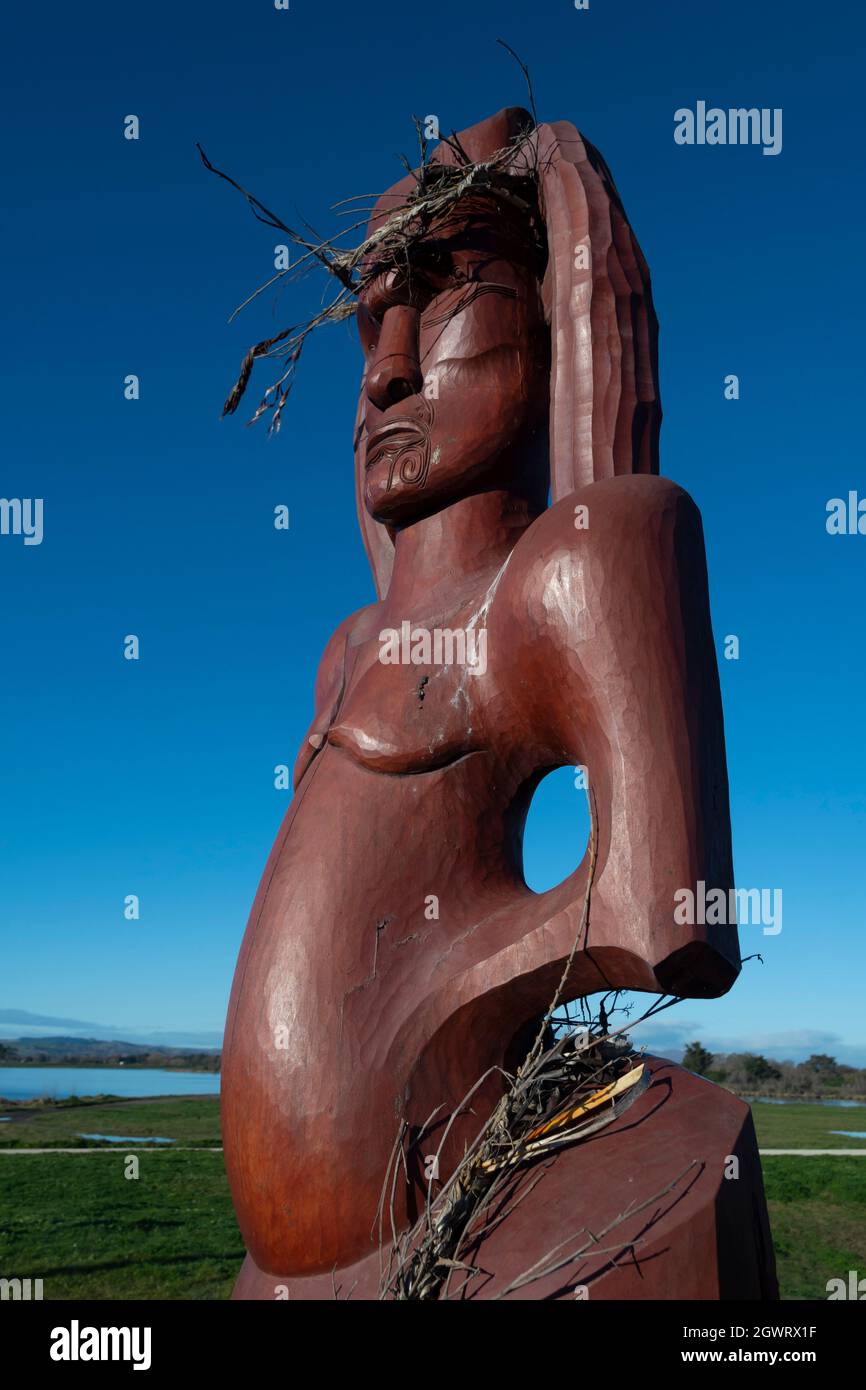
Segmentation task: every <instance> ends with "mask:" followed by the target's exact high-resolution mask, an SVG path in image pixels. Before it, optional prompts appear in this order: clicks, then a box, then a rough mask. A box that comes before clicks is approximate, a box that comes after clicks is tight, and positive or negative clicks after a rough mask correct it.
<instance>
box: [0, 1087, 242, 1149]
mask: <svg viewBox="0 0 866 1390" xmlns="http://www.w3.org/2000/svg"><path fill="white" fill-rule="evenodd" d="M7 1113H8V1114H12V1115H14V1118H13V1119H12V1120H11V1121H10V1122H9V1123H8V1124H2V1125H0V1149H10V1148H14V1149H48V1148H51V1149H54V1148H57V1149H92V1148H94V1147H97V1148H108V1149H117V1148H119V1147H122V1146H121V1145H117V1144H108V1143H106V1144H94V1141H92V1140H88V1139H82V1138H81V1137H80V1135H81V1133H82V1132H83V1133H85V1134H123V1135H133V1136H135V1138H137V1139H146V1138H153V1137H154V1136H157V1135H158V1136H160V1137H161V1138H165V1139H174V1140H175V1142H176V1143H177V1144H178V1145H183V1146H185V1147H186V1146H193V1147H195V1148H211V1147H213V1146H214V1145H220V1144H222V1138H221V1135H220V1112H219V1099H218V1097H216V1096H177V1097H175V1098H174V1099H171V1098H168V1099H165V1100H162V1099H160V1100H152V1101H140V1100H130V1101H118V1100H114V1101H106V1102H104V1103H102V1104H98V1105H97V1104H87V1105H76V1106H51V1105H46V1106H40V1107H38V1108H37V1107H34V1108H32V1109H31V1108H29V1107H28V1108H21V1109H18V1110H16V1111H8V1112H7Z"/></svg>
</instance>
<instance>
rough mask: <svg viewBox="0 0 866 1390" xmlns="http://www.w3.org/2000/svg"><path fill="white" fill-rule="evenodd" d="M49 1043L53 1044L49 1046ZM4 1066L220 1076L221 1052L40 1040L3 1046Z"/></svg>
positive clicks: (0, 1049)
mask: <svg viewBox="0 0 866 1390" xmlns="http://www.w3.org/2000/svg"><path fill="white" fill-rule="evenodd" d="M46 1041H47V1042H48V1043H49V1044H50V1045H49V1046H46V1045H45V1043H46ZM0 1066H4V1067H34V1066H36V1067H40V1066H41V1067H64V1066H65V1067H118V1066H124V1067H136V1068H137V1067H161V1068H168V1069H169V1070H171V1071H206V1072H217V1071H219V1069H220V1054H219V1052H205V1051H200V1052H181V1051H175V1050H173V1049H172V1048H168V1047H166V1048H155V1049H154V1050H153V1051H151V1050H150V1049H149V1048H146V1047H141V1046H134V1045H133V1046H131V1047H130V1046H124V1044H123V1043H119V1044H112V1043H102V1042H100V1043H98V1044H95V1045H94V1044H92V1043H91V1044H90V1045H88V1042H87V1041H86V1040H84V1041H82V1043H81V1045H80V1046H77V1045H76V1044H75V1043H74V1042H73V1043H69V1042H68V1041H67V1042H65V1043H64V1040H62V1039H48V1040H46V1039H38V1040H36V1041H34V1042H33V1043H29V1042H28V1041H27V1040H26V1039H24V1038H17V1039H15V1040H14V1041H12V1042H9V1043H0Z"/></svg>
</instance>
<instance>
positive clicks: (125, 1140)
mask: <svg viewBox="0 0 866 1390" xmlns="http://www.w3.org/2000/svg"><path fill="white" fill-rule="evenodd" d="M78 1137H79V1139H101V1140H102V1142H103V1143H104V1144H174V1143H175V1142H176V1141H175V1140H174V1139H158V1138H156V1136H155V1135H152V1134H151V1135H135V1134H79V1136H78Z"/></svg>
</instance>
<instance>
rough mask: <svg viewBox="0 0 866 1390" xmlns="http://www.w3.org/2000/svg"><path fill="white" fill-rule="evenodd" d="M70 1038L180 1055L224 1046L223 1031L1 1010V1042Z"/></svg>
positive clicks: (23, 1010) (19, 1010)
mask: <svg viewBox="0 0 866 1390" xmlns="http://www.w3.org/2000/svg"><path fill="white" fill-rule="evenodd" d="M37 1037H38V1038H45V1037H52V1038H59V1037H63V1038H71V1039H73V1040H75V1041H77V1042H96V1041H98V1042H108V1043H116V1042H118V1040H120V1039H122V1040H123V1045H124V1046H125V1045H126V1040H129V1042H130V1045H132V1046H135V1047H149V1048H151V1049H152V1048H154V1047H157V1048H163V1047H167V1048H169V1050H171V1049H175V1050H177V1051H198V1050H199V1049H205V1050H206V1049H208V1048H219V1047H221V1046H222V1039H223V1035H222V1029H221V1028H219V1029H216V1028H214V1029H199V1030H196V1031H193V1030H191V1029H190V1030H185V1029H182V1028H130V1027H129V1026H128V1025H126V1024H123V1023H109V1024H104V1023H94V1022H93V1020H92V1019H91V1020H85V1019H81V1018H62V1017H59V1016H57V1015H55V1014H37V1013H31V1012H29V1011H28V1010H27V1009H0V1042H6V1043H18V1042H27V1041H32V1040H33V1039H34V1038H37Z"/></svg>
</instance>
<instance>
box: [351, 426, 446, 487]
mask: <svg viewBox="0 0 866 1390" xmlns="http://www.w3.org/2000/svg"><path fill="white" fill-rule="evenodd" d="M383 459H388V460H390V467H389V469H388V483H387V490H388V491H390V489H391V487H392V486H393V483H394V475H395V473H396V474H397V476H398V478H399V479H400V481H401V482H402V483H407V484H410V485H412V484H414V485H415V486H416V487H423V486H424V484H425V482H426V481H427V474H428V472H429V471H430V428H429V425H428V424H427V423H426V422H425V421H422V420H409V419H405V420H391V421H389V422H388V424H387V425H382V426H380V428H379V429H377V430H374V431H373V433H372V434H371V435H370V436H369V438H368V439H367V456H366V461H365V465H364V466H365V469H366V471H367V472H368V473H369V471H370V469H371V468H373V467H375V465H376V464H378V463H381V462H382V460H383Z"/></svg>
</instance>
